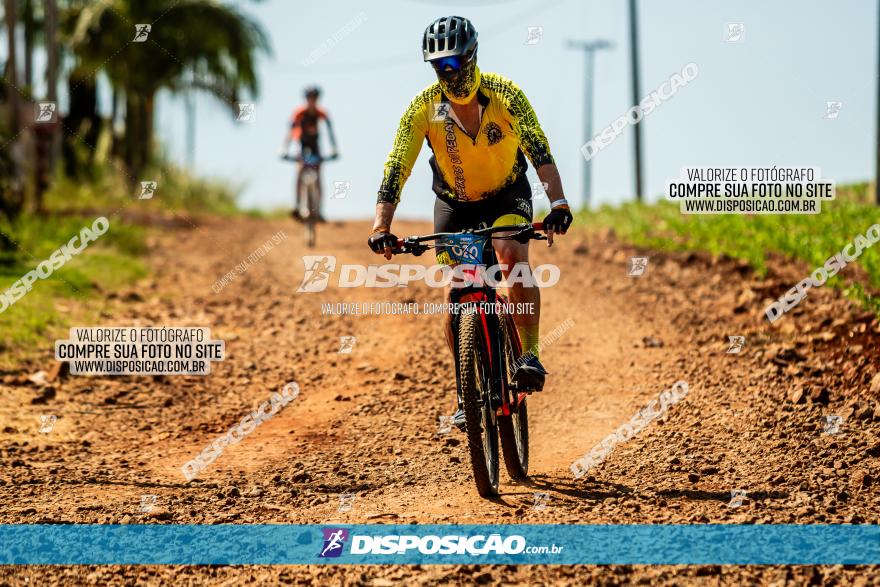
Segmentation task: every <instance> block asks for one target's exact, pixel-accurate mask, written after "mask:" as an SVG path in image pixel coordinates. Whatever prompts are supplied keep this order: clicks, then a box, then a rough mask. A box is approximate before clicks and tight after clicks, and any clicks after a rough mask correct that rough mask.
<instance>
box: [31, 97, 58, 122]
mask: <svg viewBox="0 0 880 587" xmlns="http://www.w3.org/2000/svg"><path fill="white" fill-rule="evenodd" d="M57 108H58V105H57V104H55V102H37V104H36V108H35V109H34V110H35V111H34V122H39V123H46V122H55V115H56V113H57Z"/></svg>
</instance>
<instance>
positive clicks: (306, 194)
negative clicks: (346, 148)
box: [281, 152, 338, 249]
mask: <svg viewBox="0 0 880 587" xmlns="http://www.w3.org/2000/svg"><path fill="white" fill-rule="evenodd" d="M281 158H282V159H284V160H285V161H293V162H295V163H302V166H303V168H302V171H301V172H300V180H299V182H298V183H299V187H298V190H297V193H296V194H295V201H294V206H293V212H292V214H293V217H294V218H296V219H297V220H301V221H302V223H303V225H304V226H305V241H306V246H307V247H309V248H310V249H311V248H314V247H315V243H316V241H317V235H316V230H315V224H317V223H318V222H322V221H323V218H321V217H320V209H321V174H320V171H321V164H322V163H323V162H324V161H333V160H334V159H337V158H338V155H336V154H333V155H330V156H329V157H322V156H321V155H319V154H317V153H311V152H307V153H306V154H305V155H304V156H300V155H296V156H293V157H292V156H290V155H282V156H281Z"/></svg>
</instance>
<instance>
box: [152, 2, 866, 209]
mask: <svg viewBox="0 0 880 587" xmlns="http://www.w3.org/2000/svg"><path fill="white" fill-rule="evenodd" d="M627 4H628V3H627V2H626V1H624V0H614V1H610V0H606V1H604V2H603V1H600V0H513V1H504V0H472V1H470V2H460V3H456V2H437V1H434V0H386V1H383V2H371V3H368V2H353V1H345V0H340V1H335V0H325V1H324V2H320V3H315V2H310V3H308V4H305V3H300V2H294V1H292V0H264V1H263V2H259V3H257V2H250V1H242V2H236V5H237V6H238V7H239V9H240V10H242V11H243V12H245V13H247V14H249V15H250V16H252V17H253V18H254V19H256V20H257V21H258V22H259V23H260V24H261V25H262V26H263V27H264V29H265V31H266V33H267V34H268V36H269V38H270V40H271V43H272V50H273V54H272V55H271V56H261V57H260V60H259V76H260V83H261V88H260V94H259V96H258V97H257V98H256V99H255V100H252V101H253V102H255V104H256V117H255V120H254V121H252V122H249V123H244V122H239V121H236V120H235V119H234V116H233V115H232V113H231V111H230V110H229V108H228V106H226V105H224V104H222V103H220V102H218V101H217V100H216V99H215V98H212V97H211V96H208V95H204V94H197V95H196V96H195V104H196V108H195V110H196V142H195V169H196V171H197V172H198V173H199V174H202V175H206V176H212V177H218V178H223V179H224V180H226V181H229V182H230V183H231V184H233V185H236V186H241V187H242V193H241V200H240V202H241V204H242V205H243V206H244V207H247V208H260V209H277V208H282V207H290V203H291V201H292V188H293V177H294V167H293V165H291V164H289V163H285V162H283V161H281V160H280V159H279V156H278V154H279V151H280V148H281V145H282V142H283V139H284V136H285V133H286V132H287V128H288V127H287V124H288V119H289V116H290V113H291V111H292V110H293V109H294V108H295V107H296V106H297V105H298V104H300V103H301V102H302V90H303V88H304V87H305V86H306V85H309V84H318V85H319V86H320V87H321V88H322V91H323V94H322V100H321V105H322V107H323V108H325V109H326V110H327V111H328V112H329V114H330V116H331V118H332V120H333V124H334V129H335V131H336V136H337V140H338V143H339V152H340V159H339V160H338V161H333V162H328V163H326V164H325V166H324V168H323V174H324V177H323V180H324V190H325V196H326V195H329V193H330V192H332V189H333V182H335V181H346V182H350V184H351V189H350V191H349V192H348V194H347V196H346V197H345V198H341V199H329V198H328V199H326V200H325V207H324V210H325V215H326V216H328V217H329V218H331V219H336V218H338V219H349V218H367V217H371V216H372V214H373V210H374V208H375V203H376V191H377V189H378V187H379V183H380V181H381V178H382V167H383V163H384V160H385V157H386V155H387V154H388V151H389V150H390V148H391V142H392V139H393V137H394V133H395V131H396V129H397V124H398V121H399V119H400V116H401V115H402V114H403V112H404V109H405V108H406V106H407V104H408V103H409V101H410V100H411V99H412V98H413V97H414V96H415V95H416V94H417V93H418V92H419V91H420V90H422V89H423V88H424V87H425V86H427V85H429V84H431V83H433V81H435V76H434V74H433V72H432V70H431V69H430V67H429V66H428V65H427V64H425V63H424V62H423V61H422V55H421V37H422V32H423V31H424V29H425V27H426V26H427V25H428V24H430V23H431V22H432V21H433V20H434V19H435V18H437V17H439V16H446V15H453V14H455V15H461V16H466V17H467V18H469V19H471V21H472V22H473V23H474V25H475V27H476V28H477V31H478V33H479V53H478V63H479V66H480V69H481V70H482V71H493V72H497V73H500V74H502V75H504V76H506V77H509V78H511V79H512V80H513V81H514V82H516V83H517V84H518V85H519V86H520V87H521V88H522V89H523V91H524V92H525V94H526V96H527V97H528V98H529V100H530V101H531V103H532V106H533V108H534V109H535V112H536V113H537V115H538V119H539V121H540V123H541V126H542V127H543V129H544V132H545V134H546V135H547V137H548V138H549V141H550V146H551V150H552V152H553V155H554V157H555V159H556V162H557V165H558V166H559V170H560V174H561V176H562V180H563V186H564V188H565V192H566V196H567V198H568V200H569V202H571V203H572V204H573V205H575V206H578V207H579V206H580V205H582V203H583V192H584V190H583V187H582V186H583V183H582V182H583V176H582V174H583V165H584V158H583V155H582V154H581V152H580V148H581V146H582V145H583V144H584V142H585V137H584V130H583V128H584V100H585V97H584V77H583V71H584V61H583V55H582V53H581V52H580V51H575V50H571V49H568V48H566V41H567V40H569V39H576V40H595V39H605V40H608V41H611V42H612V43H613V48H612V49H611V50H606V51H601V52H599V53H597V54H596V61H595V64H596V65H595V78H594V101H593V128H594V134H595V133H598V132H599V131H600V130H601V129H602V128H603V127H605V126H608V125H609V124H611V122H612V121H613V120H614V119H616V118H618V117H619V116H620V115H622V114H623V113H624V112H626V110H627V109H628V108H629V107H630V106H631V105H632V103H631V102H632V96H631V94H632V88H631V85H630V55H629V36H628V19H627V14H628V13H627ZM638 6H639V8H638V18H639V33H640V38H639V43H640V55H639V59H640V72H639V74H640V79H641V95H642V96H645V95H647V94H648V93H650V91H651V90H653V89H655V88H656V87H657V86H659V85H660V84H661V83H663V82H664V81H665V80H666V79H668V78H669V76H670V75H671V74H673V73H675V72H678V71H681V69H682V68H683V67H684V66H685V65H686V64H687V63H690V62H693V63H695V64H697V66H698V68H699V74H698V76H697V77H696V78H695V79H694V80H693V81H691V82H690V83H689V84H687V86H685V87H684V88H682V89H680V90H679V91H678V92H677V93H676V94H675V95H674V97H673V98H671V99H670V100H668V101H667V102H664V103H663V104H662V105H661V106H659V107H658V108H656V109H655V110H654V111H653V112H652V113H651V114H650V115H649V116H647V117H646V118H645V119H644V120H643V122H642V133H643V134H642V136H643V158H644V175H645V180H644V181H645V192H646V200H647V201H649V202H650V201H654V200H656V199H658V198H662V197H663V192H664V189H665V185H666V182H667V181H668V180H670V179H673V178H676V177H678V175H679V170H680V168H681V167H684V166H764V167H768V166H773V165H777V166H786V165H789V166H800V167H819V168H821V169H822V176H823V177H826V178H831V179H834V180H836V181H837V182H838V183H839V184H840V183H846V182H852V181H864V180H868V179H871V178H872V177H873V174H874V170H873V165H874V163H873V161H874V146H873V141H874V137H875V124H876V115H875V101H874V100H875V96H876V93H877V87H876V84H877V52H878V51H877V19H878V16H877V3H876V2H868V1H854V0H853V1H849V2H828V1H826V2H823V1H820V0H776V1H773V2H766V1H764V0H739V1H737V2H705V1H703V0H663V1H656V0H655V1H650V2H649V1H646V0H640V1H639V2H638ZM732 23H736V24H741V25H743V29H742V30H743V34H742V38H741V40H739V41H738V42H729V41H728V40H726V35H727V29H728V25H729V24H732ZM529 27H542V35H541V38H540V41H539V42H537V43H535V44H527V43H526V40H527V38H528V28H529ZM339 31H344V32H342V33H340V34H337V33H338V32H339ZM334 35H336V36H337V39H338V42H336V43H335V44H333V46H332V48H330V49H329V50H327V51H321V50H320V47H321V46H322V43H324V42H325V41H327V39H329V38H331V37H333V36H334ZM315 51H318V54H315V53H314V52H315ZM310 55H317V57H318V58H317V59H316V60H315V61H313V62H311V63H309V62H308V61H307V58H308V57H309V56H310ZM248 101H251V100H248ZM829 101H835V102H840V103H841V107H840V111H839V114H838V115H837V117H836V118H828V117H827V116H826V110H827V102H829ZM156 120H157V126H158V128H157V133H158V136H159V137H160V139H161V140H162V142H163V143H164V146H165V148H166V150H167V152H168V153H169V155H170V156H171V157H172V158H173V159H175V160H176V161H179V162H181V163H183V162H185V160H186V146H185V145H186V142H185V134H184V130H185V128H186V118H185V109H184V102H183V97H182V96H179V95H178V96H173V95H169V94H165V95H162V96H161V97H160V100H159V103H158V107H157V114H156ZM429 156H430V151H429V150H428V149H427V148H426V147H423V149H422V153H421V155H420V156H419V160H418V162H417V163H416V165H415V168H414V170H413V173H412V176H411V177H410V179H409V181H408V182H407V184H406V187H405V189H404V192H403V198H402V201H401V204H400V206H399V207H398V211H397V216H398V217H405V218H420V219H429V218H430V217H431V214H432V210H433V199H434V194H433V192H432V191H431V178H430V172H429V168H428V164H427V160H428V157H429ZM592 164H593V204H594V205H601V204H612V205H616V204H620V203H623V202H627V201H630V200H632V199H633V198H634V180H633V130H632V129H631V128H629V127H628V128H627V129H626V131H625V132H624V133H623V134H622V135H621V136H620V137H618V138H617V139H616V140H615V142H613V143H612V144H611V145H610V146H608V147H607V148H605V149H604V150H602V151H601V152H600V153H599V154H598V155H596V156H595V157H594V158H593V160H592ZM529 179H530V181H537V179H536V176H535V173H534V170H532V169H530V170H529Z"/></svg>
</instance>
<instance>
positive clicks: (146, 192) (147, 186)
mask: <svg viewBox="0 0 880 587" xmlns="http://www.w3.org/2000/svg"><path fill="white" fill-rule="evenodd" d="M158 187H159V182H156V181H142V182H141V193H140V195H139V196H138V200H149V199H151V198H152V197H153V194H154V193H156V188H158Z"/></svg>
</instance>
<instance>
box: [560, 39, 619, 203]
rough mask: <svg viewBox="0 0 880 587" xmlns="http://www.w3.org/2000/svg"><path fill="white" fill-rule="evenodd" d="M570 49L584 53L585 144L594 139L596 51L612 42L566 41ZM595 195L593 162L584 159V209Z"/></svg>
mask: <svg viewBox="0 0 880 587" xmlns="http://www.w3.org/2000/svg"><path fill="white" fill-rule="evenodd" d="M565 46H566V47H568V48H569V49H579V50H581V51H583V52H584V142H585V143H586V142H588V141H590V139H592V138H593V65H594V61H595V53H596V51H601V50H602V49H611V48H612V47H613V44H612V43H611V42H610V41H605V40H603V39H598V40H596V41H566V43H565ZM592 193H593V174H592V160H591V159H587V158H586V157H584V208H589V206H590V201H591V200H592Z"/></svg>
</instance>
